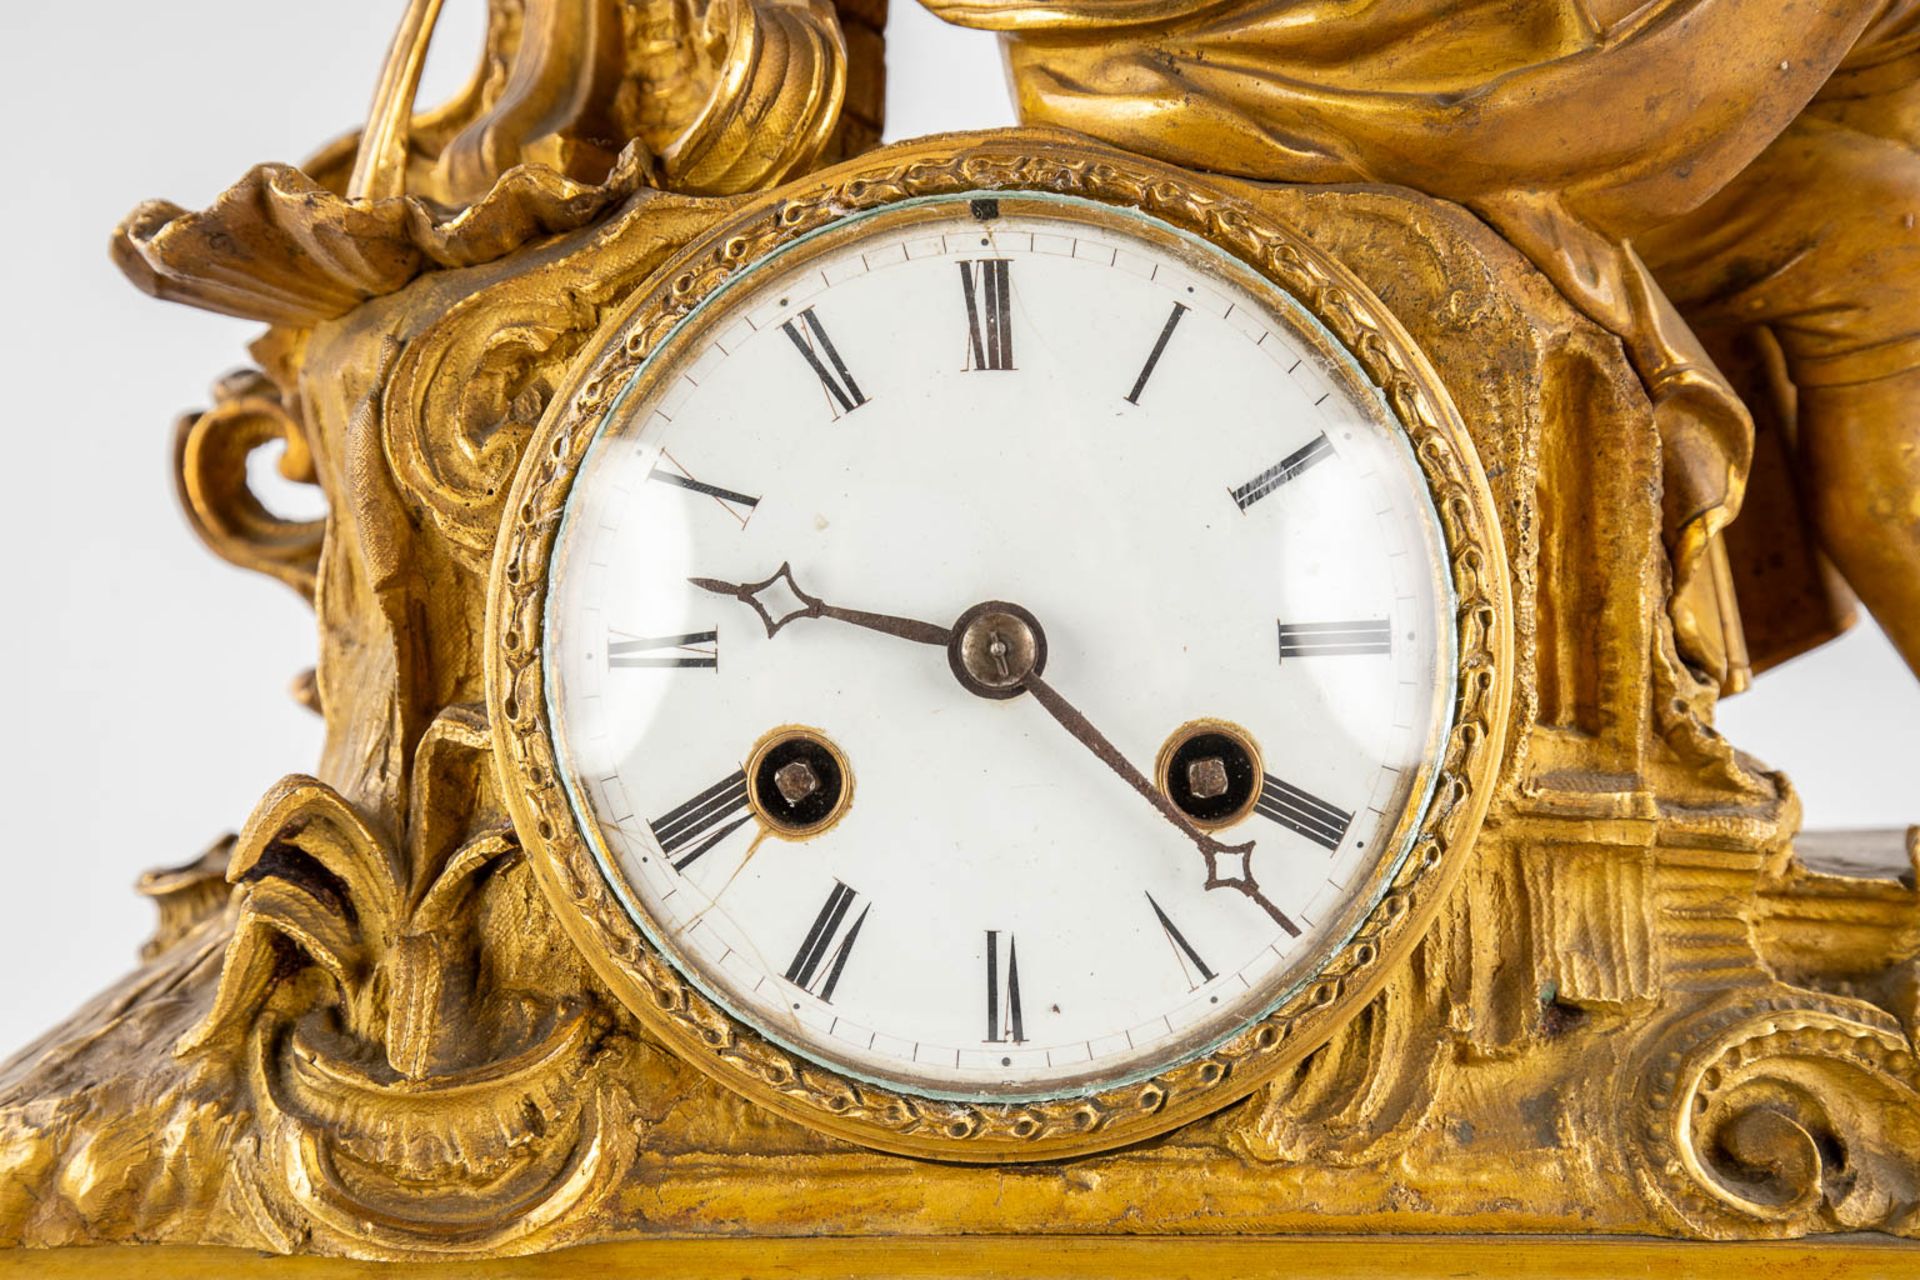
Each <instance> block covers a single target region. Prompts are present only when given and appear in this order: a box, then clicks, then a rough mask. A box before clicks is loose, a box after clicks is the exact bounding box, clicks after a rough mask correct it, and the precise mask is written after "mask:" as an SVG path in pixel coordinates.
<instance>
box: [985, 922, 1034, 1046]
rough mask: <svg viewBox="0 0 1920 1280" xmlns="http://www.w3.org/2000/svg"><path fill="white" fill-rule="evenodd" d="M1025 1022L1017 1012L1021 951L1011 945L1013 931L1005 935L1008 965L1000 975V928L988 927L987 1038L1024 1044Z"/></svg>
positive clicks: (994, 1042)
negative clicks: (1004, 973)
mask: <svg viewBox="0 0 1920 1280" xmlns="http://www.w3.org/2000/svg"><path fill="white" fill-rule="evenodd" d="M1026 1039H1027V1030H1026V1025H1025V1023H1024V1022H1023V1020H1022V1019H1021V1016H1020V955H1019V953H1018V952H1017V951H1016V950H1015V949H1014V945H1013V935H1012V934H1008V935H1007V968H1006V978H1005V981H1004V982H1003V981H1002V980H1001V975H1000V931H999V930H997V929H989V930H987V1041H988V1042H989V1043H990V1044H1008V1043H1011V1044H1023V1043H1025V1042H1026Z"/></svg>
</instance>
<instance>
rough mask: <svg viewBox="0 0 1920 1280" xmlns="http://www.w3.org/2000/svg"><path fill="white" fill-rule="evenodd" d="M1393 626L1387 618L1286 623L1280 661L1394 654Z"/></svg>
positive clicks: (1282, 628)
mask: <svg viewBox="0 0 1920 1280" xmlns="http://www.w3.org/2000/svg"><path fill="white" fill-rule="evenodd" d="M1391 630H1392V629H1391V624H1390V623H1388V621H1387V620H1386V619H1385V618H1372V619H1366V620H1363V621H1360V622H1283V623H1281V624H1280V661H1282V662H1285V661H1286V660H1287V659H1288V658H1322V657H1339V656H1341V655H1344V654H1352V653H1391V652H1393V636H1392V634H1391Z"/></svg>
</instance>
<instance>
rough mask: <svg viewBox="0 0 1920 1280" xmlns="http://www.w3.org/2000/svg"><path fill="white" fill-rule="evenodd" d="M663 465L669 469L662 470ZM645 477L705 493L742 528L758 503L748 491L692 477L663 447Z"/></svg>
mask: <svg viewBox="0 0 1920 1280" xmlns="http://www.w3.org/2000/svg"><path fill="white" fill-rule="evenodd" d="M663 465H664V466H666V467H669V468H671V470H662V466H663ZM647 479H649V480H658V481H659V482H660V483H661V484H670V485H672V486H674V487H675V488H676V489H685V490H687V491H688V492H689V493H703V494H705V495H706V496H707V497H709V498H712V499H713V500H714V501H715V502H717V503H719V504H720V509H721V510H723V511H725V512H726V513H727V514H728V515H730V516H732V517H733V518H734V519H735V520H738V521H739V522H740V527H741V528H742V529H744V528H746V527H747V521H748V520H750V519H752V518H753V509H754V508H755V507H757V506H759V505H760V499H758V498H756V497H754V496H753V495H752V494H750V493H740V492H737V491H736V490H733V489H723V488H721V487H720V486H719V485H717V484H708V483H706V482H705V481H704V480H696V479H694V478H693V473H692V472H690V471H688V470H687V469H686V468H685V467H683V466H681V465H680V464H679V462H678V461H676V460H675V459H674V456H673V455H672V454H670V453H668V452H667V451H666V450H665V449H662V450H661V451H660V457H659V459H658V460H657V461H655V462H654V464H653V470H652V471H649V472H648V473H647Z"/></svg>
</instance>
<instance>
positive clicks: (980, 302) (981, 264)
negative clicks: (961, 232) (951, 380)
mask: <svg viewBox="0 0 1920 1280" xmlns="http://www.w3.org/2000/svg"><path fill="white" fill-rule="evenodd" d="M1012 265H1013V264H1012V260H1011V259H1008V258H985V259H982V260H981V261H978V262H962V263H961V264H960V291H961V292H962V293H964V294H965V295H966V298H967V338H968V350H967V368H968V370H970V371H972V370H981V369H1011V368H1013V314H1012V312H1011V311H1010V310H1009V303H1010V301H1011V298H1012V293H1013V286H1012V284H1011V283H1010V282H1009V280H1008V269H1009V268H1010V267H1011V266H1012Z"/></svg>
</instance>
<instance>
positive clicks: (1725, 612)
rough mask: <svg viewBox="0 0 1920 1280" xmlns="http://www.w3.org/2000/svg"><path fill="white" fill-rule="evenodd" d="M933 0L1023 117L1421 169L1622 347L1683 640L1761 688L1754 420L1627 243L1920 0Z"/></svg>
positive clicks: (1276, 156) (1297, 175) (1168, 150)
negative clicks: (985, 31) (1734, 529)
mask: <svg viewBox="0 0 1920 1280" xmlns="http://www.w3.org/2000/svg"><path fill="white" fill-rule="evenodd" d="M923 2H924V3H926V4H927V6H928V8H930V9H932V10H933V11H934V12H935V13H936V14H938V15H939V16H941V17H942V18H945V19H947V20H948V21H951V22H955V23H958V24H961V25H966V26H977V27H986V28H990V29H996V30H1001V31H1005V32H1007V33H1008V36H1009V53H1008V57H1009V63H1010V67H1011V71H1012V77H1013V81H1014V84H1015V86H1016V90H1017V93H1018V97H1019V106H1020V112H1021V116H1022V118H1023V119H1024V120H1026V121H1027V122H1028V123H1033V124H1052V125H1059V126H1062V127H1066V128H1070V129H1076V130H1078V131H1080V132H1083V133H1087V134H1091V135H1093V136H1095V137H1098V138H1102V139H1105V140H1106V141H1109V142H1111V143H1114V144H1116V145H1119V146H1123V147H1126V148H1128V149H1129V150H1133V151H1137V152H1140V153H1143V154H1147V155H1152V156H1156V157H1159V158H1161V159H1164V160H1168V161H1171V162H1174V163H1178V164H1183V165H1186V166H1189V167H1192V168H1196V169H1204V170H1210V171H1214V172H1225V173H1232V174H1237V175H1240V176H1244V177H1250V178H1258V179H1265V180H1273V181H1286V182H1318V183H1324V182H1381V183H1394V184H1399V185H1403V186H1408V187H1413V188H1415V189H1417V190H1420V191H1424V192H1427V193H1429V194H1431V195H1435V196H1439V197H1441V198H1444V199H1448V200H1452V201H1455V202H1457V203H1460V204H1463V205H1465V206H1467V207H1468V208H1470V209H1472V210H1474V211H1475V212H1476V213H1478V214H1479V215H1480V216H1481V217H1483V218H1484V219H1486V220H1487V221H1488V222H1489V223H1491V224H1492V225H1493V226H1494V227H1495V228H1496V229H1498V230H1499V231H1500V232H1501V233H1502V234H1503V235H1504V236H1505V237H1506V238H1507V239H1508V240H1509V241H1511V242H1512V243H1513V244H1514V245H1515V246H1516V247H1517V248H1518V249H1519V250H1520V251H1521V252H1523V253H1525V254H1526V255H1527V256H1528V257H1529V258H1530V259H1531V260H1532V261H1533V262H1534V263H1535V264H1536V265H1537V266H1539V268H1540V269H1541V270H1542V271H1543V272H1545V273H1546V274H1547V275H1548V276H1549V277H1550V278H1551V279H1552V280H1553V281H1554V282H1555V284H1556V285H1557V286H1558V287H1559V288H1560V289H1561V290H1562V291H1563V292H1565V293H1566V294H1567V296H1568V297H1569V298H1571V299H1572V300H1573V301H1574V303H1575V304H1576V305H1577V306H1579V307H1580V308H1581V309H1582V310H1583V311H1584V312H1585V313H1586V314H1587V315H1588V316H1589V317H1590V318H1592V319H1593V320H1594V321H1595V322H1596V323H1599V324H1601V325H1603V326H1605V327H1606V328H1607V329H1609V330H1611V331H1612V332H1614V333H1616V334H1618V335H1619V336H1620V337H1621V338H1622V340H1623V341H1624V343H1625V345H1626V348H1627V351H1628V354H1629V356H1630V357H1631V358H1632V360H1633V362H1634V364H1635V366H1636V368H1637V369H1638V371H1639V373H1640V375H1641V377H1642V379H1643V380H1644V381H1645V383H1646V385H1647V388H1648V393H1649V395H1650V397H1651V399H1652V402H1653V405H1654V413H1655V417H1656V421H1657V422H1658V424H1659V427H1660V433H1661V439H1662V450H1663V473H1664V481H1665V494H1664V509H1665V526H1666V536H1667V542H1668V550H1669V553H1670V555H1671V557H1672V561H1673V566H1674V609H1673V615H1674V623H1675V631H1676V637H1677V639H1678V641H1679V644H1680V647H1681V651H1682V653H1683V654H1685V655H1686V656H1687V658H1688V659H1689V660H1690V661H1691V662H1692V663H1693V665H1694V666H1695V667H1697V668H1699V669H1700V670H1702V671H1703V672H1704V673H1705V674H1707V675H1708V676H1710V677H1711V678H1712V679H1713V680H1714V681H1715V682H1717V683H1718V684H1720V686H1721V687H1722V688H1723V689H1726V690H1729V691H1730V690H1732V689H1737V688H1739V687H1741V686H1742V685H1743V684H1744V682H1745V679H1746V675H1747V671H1746V662H1745V657H1744V652H1743V649H1742V647H1741V645H1740V642H1739V626H1738V622H1737V619H1736V618H1734V617H1733V616H1732V611H1731V609H1730V608H1729V607H1728V606H1727V605H1726V604H1725V603H1724V601H1725V594H1724V592H1721V591H1719V590H1717V589H1716V587H1715V584H1714V583H1713V581H1712V579H1713V578H1714V577H1715V576H1716V573H1715V564H1714V560H1715V555H1714V554H1711V553H1714V552H1717V551H1718V548H1717V547H1716V545H1715V535H1716V534H1718V533H1719V531H1720V530H1721V529H1723V528H1724V527H1725V526H1726V525H1727V524H1728V523H1729V522H1730V521H1731V520H1732V519H1733V517H1734V516H1735V515H1736V514H1738V512H1739V508H1740V502H1741V498H1742V495H1743V492H1744V488H1745V482H1746V476H1747V470H1748V467H1749V464H1750V462H1751V459H1752V454H1753V426H1752V420H1751V418H1750V417H1749V415H1748V413H1747V411H1746V409H1745V407H1744V406H1743V405H1742V404H1741V402H1740V399H1739V397H1738V396H1737V395H1735V394H1734V392H1733V390H1732V388H1731V387H1730V386H1729V385H1728V383H1727V381H1726V379H1725V378H1724V377H1723V376H1722V375H1721V374H1720V372H1719V371H1718V370H1717V369H1716V368H1715V367H1714V365H1713V362H1712V361H1711V360H1710V359H1709V358H1708V357H1707V355H1706V354H1705V352H1704V351H1703V350H1702V349H1701V347H1700V345H1699V343H1698V341H1697V340H1696V339H1695V337H1694V336H1693V334H1692V333H1691V332H1690V331H1689V330H1688V329H1687V326H1686V325H1685V324H1684V323H1683V322H1682V321H1681V320H1680V318H1679V316H1678V315H1677V314H1676V313H1675V312H1674V310H1673V308H1672V306H1671V305H1670V304H1669V303H1668V302H1667V300H1666V298H1665V297H1664V295H1663V294H1662V293H1661V291H1660V289H1659V287H1658V286H1657V284H1655V282H1654V281H1653V279H1652V277H1651V276H1650V275H1649V274H1648V272H1647V269H1646V268H1645V266H1644V265H1643V264H1642V263H1641V262H1640V260H1639V258H1638V256H1637V255H1636V254H1635V252H1634V250H1633V248H1632V244H1631V241H1632V238H1633V237H1634V236H1635V235H1636V234H1638V233H1642V232H1644V231H1647V230H1649V229H1651V228H1652V227H1654V226H1657V225H1659V224H1660V223H1662V222H1665V221H1668V220H1670V219H1673V218H1675V217H1678V216H1680V215H1682V214H1685V213H1687V212H1688V211H1689V210H1692V209H1694V208H1696V207H1697V206H1698V205H1700V204H1701V203H1702V202H1703V201H1705V200H1706V199H1708V198H1709V197H1710V196H1711V195H1712V194H1713V193H1714V192H1715V191H1717V190H1719V189H1720V188H1721V187H1722V186H1724V185H1725V184H1726V183H1727V182H1728V181H1729V180H1731V179H1732V178H1733V177H1734V176H1735V175H1736V174H1738V173H1739V172H1740V171H1741V170H1742V169H1743V168H1745V167H1746V166H1747V165H1748V164H1749V163H1751V162H1752V161H1753V159H1754V158H1755V157H1756V156H1758V155H1759V154H1760V152H1761V151H1762V150H1763V149H1764V148H1765V147H1766V146H1767V144H1768V143H1769V142H1771V141H1772V140H1773V139H1774V138H1775V137H1776V136H1777V135H1778V134H1779V133H1780V132H1781V131H1782V130H1783V129H1785V128H1786V127H1787V126H1788V124H1790V123H1791V122H1792V121H1793V119H1794V118H1795V117H1796V116H1797V115H1798V114H1799V113H1800V112H1801V111H1802V110H1803V109H1804V108H1805V107H1806V106H1807V105H1808V103H1809V102H1810V101H1812V100H1813V98H1814V97H1815V95H1816V94H1818V93H1819V91H1820V90H1821V88H1822V86H1823V85H1825V84H1826V83H1827V81H1828V80H1829V78H1830V77H1832V76H1833V75H1834V74H1835V72H1836V71H1841V70H1846V69H1850V68H1853V67H1856V66H1859V67H1884V66H1886V65H1887V64H1888V63H1889V62H1890V61H1892V60H1896V59H1899V58H1902V57H1905V56H1912V55H1914V54H1915V51H1916V49H1920V0H1784V2H1783V0H1649V2H1648V3H1643V4H1639V5H1635V4H1634V3H1633V0H1254V2H1252V3H1249V2H1247V0H923ZM1718 576H1722V577H1723V576H1724V571H1723V567H1722V572H1721V573H1720V574H1719V575H1718Z"/></svg>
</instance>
